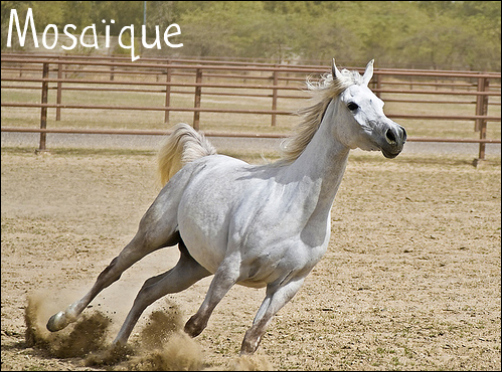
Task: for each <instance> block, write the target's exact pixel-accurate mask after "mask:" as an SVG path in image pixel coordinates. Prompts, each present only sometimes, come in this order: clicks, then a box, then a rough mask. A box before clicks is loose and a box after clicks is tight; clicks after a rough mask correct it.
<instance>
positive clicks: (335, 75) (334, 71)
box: [331, 58, 341, 80]
mask: <svg viewBox="0 0 502 372" xmlns="http://www.w3.org/2000/svg"><path fill="white" fill-rule="evenodd" d="M331 73H332V74H333V80H335V79H339V78H340V76H341V74H340V71H338V68H336V65H335V59H334V58H333V65H332V66H331Z"/></svg>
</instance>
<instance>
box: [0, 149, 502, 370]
mask: <svg viewBox="0 0 502 372" xmlns="http://www.w3.org/2000/svg"><path fill="white" fill-rule="evenodd" d="M237 155H239V156H241V157H243V158H244V159H246V160H250V161H252V162H259V161H260V158H259V156H254V155H252V154H237ZM471 162H472V157H470V156H461V155H452V156H449V157H448V156H444V155H440V156H439V155H425V154H419V155H417V154H403V155H402V156H399V157H398V158H396V159H394V160H387V159H384V158H383V156H381V155H378V154H362V153H356V154H353V155H351V158H350V160H349V165H348V168H347V171H346V174H345V177H344V180H343V182H342V185H341V188H340V191H339V193H338V195H337V197H336V200H335V203H334V206H333V211H332V230H333V233H332V238H331V243H330V246H329V249H328V252H327V253H326V255H325V257H324V258H323V259H322V260H321V262H320V263H319V264H318V265H317V266H316V267H315V268H314V270H313V272H312V273H311V274H310V275H309V276H308V277H307V280H306V282H305V284H304V286H303V288H302V289H301V290H300V292H299V293H298V294H297V295H296V297H294V298H293V300H292V301H291V302H290V303H289V304H287V305H286V306H285V307H284V308H283V309H282V310H281V311H280V312H279V313H278V314H277V316H275V318H274V320H273V322H272V323H271V325H270V327H269V328H268V331H267V333H266V334H265V336H264V339H263V341H262V343H261V346H260V348H259V349H258V352H257V354H256V356H255V357H253V358H249V359H248V360H239V358H238V352H239V349H240V344H241V341H242V338H243V336H244V333H245V331H246V329H247V328H248V327H249V326H250V325H251V322H252V320H253V317H254V314H255V313H256V311H257V309H258V307H259V305H260V303H261V301H262V299H263V297H264V290H255V289H250V288H245V287H239V286H236V287H234V288H233V289H232V290H231V291H230V292H229V293H228V294H227V296H226V297H225V298H224V299H223V301H222V302H221V303H220V304H219V305H218V306H217V308H216V310H215V311H214V313H213V315H212V317H211V319H210V320H209V324H208V327H207V328H206V329H205V330H204V332H203V333H202V334H201V335H200V336H199V337H197V338H195V339H193V340H191V339H187V338H184V337H183V335H182V334H181V333H179V332H176V331H174V333H172V334H171V336H170V337H165V338H163V339H162V340H163V341H162V342H163V344H162V347H163V348H164V349H163V350H164V351H165V353H164V354H162V355H157V354H155V353H154V352H153V350H154V349H155V348H156V347H157V346H158V345H159V344H158V343H157V344H155V343H154V344H153V346H152V344H149V343H148V337H147V336H148V335H149V334H153V333H155V331H158V330H162V329H164V328H169V327H171V328H176V329H177V328H179V327H180V325H182V324H184V322H185V321H186V320H187V319H188V318H189V317H190V316H191V315H192V314H194V313H195V311H196V310H197V309H198V307H199V305H200V304H201V302H202V300H203V298H204V295H205V292H206V290H207V287H208V285H209V283H210V280H211V278H207V279H205V280H202V281H201V282H199V283H197V284H195V285H194V286H193V287H191V288H190V289H188V290H186V291H184V292H182V293H179V294H176V295H172V296H171V295H170V296H167V297H166V298H165V299H162V300H160V301H158V303H155V304H154V305H152V306H151V308H149V309H147V311H146V312H145V314H144V316H143V317H142V319H141V320H140V322H139V323H138V325H137V327H136V328H135V330H134V333H133V337H132V344H133V345H135V346H134V347H136V349H133V350H132V351H128V355H129V357H125V358H124V359H123V360H122V362H120V363H118V364H115V365H102V363H100V362H99V361H98V362H95V363H94V364H93V363H90V362H89V360H92V358H89V355H91V356H92V355H94V356H95V355H96V352H94V353H89V352H87V351H86V350H84V348H80V349H78V350H77V352H74V353H65V352H62V351H61V350H63V349H62V348H63V346H64V347H66V346H68V343H70V342H72V341H71V340H72V338H71V337H67V338H64V337H63V336H61V338H60V339H49V338H48V337H49V336H47V335H46V334H43V324H45V322H46V321H47V319H48V317H49V316H50V315H52V314H53V313H54V312H56V311H59V310H62V309H64V307H66V306H67V305H68V304H70V303H71V302H73V301H75V300H76V299H78V298H80V296H82V295H83V294H84V293H85V292H86V291H87V290H88V289H89V288H90V286H91V285H92V284H93V282H94V280H95V279H96V277H97V275H98V274H99V273H100V272H101V271H102V270H103V269H104V268H105V267H106V266H107V265H108V263H109V262H110V261H111V260H112V259H113V258H114V257H115V256H116V255H117V254H118V253H119V252H120V250H121V249H122V247H123V246H124V245H125V244H126V243H127V242H128V241H129V240H130V239H131V238H132V237H133V235H134V233H135V232H136V228H137V225H138V222H139V220H140V218H141V216H142V215H143V213H144V212H145V211H146V209H147V208H148V206H149V205H150V204H151V202H152V201H153V199H154V198H155V196H156V194H157V190H156V188H155V186H154V170H155V157H154V153H153V152H145V151H127V150H124V151H119V150H109V151H93V150H69V149H66V150H60V151H53V152H52V153H51V154H42V155H35V154H34V153H33V151H32V150H27V149H13V148H3V149H2V158H1V165H2V166H1V172H2V177H1V215H2V230H1V233H2V234H1V238H2V242H1V259H2V261H1V262H2V266H1V270H2V276H1V278H2V296H1V303H2V314H1V319H2V333H1V343H2V349H1V365H2V370H103V369H152V368H155V366H157V368H159V367H158V366H159V364H155V362H154V361H155V360H163V361H164V362H165V363H167V364H161V367H160V368H162V369H164V370H166V369H169V368H172V369H175V368H176V369H175V370H183V369H199V370H230V369H244V370H245V369H248V370H253V369H254V370H264V369H271V370H312V371H314V370H500V368H501V339H500V332H501V327H500V325H501V297H500V293H501V280H500V279H501V272H500V269H501V249H500V236H501V231H500V228H501V207H500V202H501V182H500V177H501V164H500V156H499V157H490V158H489V159H488V160H487V161H486V162H485V163H484V164H482V165H481V166H479V167H478V168H475V167H473V166H472V164H471ZM177 258H178V253H177V249H176V248H168V249H164V250H161V251H158V252H155V253H153V254H151V255H150V256H148V257H146V258H144V259H143V260H142V261H140V262H139V263H137V264H136V265H135V266H133V267H132V268H131V269H129V270H128V271H126V272H125V273H124V274H123V276H122V278H121V280H120V281H118V282H117V283H115V284H113V285H112V286H110V287H109V288H108V289H106V290H104V291H103V292H102V293H101V294H100V295H99V296H98V297H97V298H96V299H95V300H94V301H93V302H92V303H91V306H92V307H91V308H89V309H86V311H85V312H84V313H87V314H88V315H89V318H88V319H87V321H88V323H82V324H83V325H81V327H80V328H79V329H82V328H83V329H84V330H87V329H91V328H92V324H91V323H92V322H91V321H92V320H93V319H94V320H96V319H97V318H99V317H98V315H97V314H102V315H104V316H105V317H108V318H109V319H110V321H111V322H110V325H109V327H108V328H107V330H106V332H105V331H103V332H105V334H104V339H103V342H102V343H101V344H99V345H98V349H103V348H104V347H105V346H106V344H107V343H109V342H110V341H111V340H112V339H113V337H114V336H115V334H116V331H117V330H118V328H119V327H120V325H121V324H122V322H123V320H124V319H125V316H126V314H127V312H128V310H129V309H130V307H131V305H132V302H133V300H134V298H135V296H136V294H137V292H138V290H139V289H140V287H141V286H142V284H143V283H144V281H145V280H146V279H147V278H149V277H151V276H154V275H158V274H159V273H162V272H164V271H166V270H167V269H169V268H170V267H171V266H172V265H173V264H174V263H175V262H176V261H177ZM29 300H30V301H31V302H30V307H29V308H28V309H27V307H28V301H29ZM159 310H160V311H161V312H158V311H159ZM25 314H28V316H27V318H26V319H27V320H28V324H27V321H26V319H25ZM159 314H160V315H159ZM161 314H168V315H169V318H168V319H167V318H162V315H161ZM159 317H160V318H159ZM100 319H101V318H100ZM98 323H99V322H98ZM98 323H93V324H95V325H96V324H98ZM105 323H106V322H105V321H103V322H101V323H99V324H98V325H99V326H100V325H102V324H105ZM169 323H170V324H169ZM173 324H174V325H173ZM86 325H88V328H86ZM105 328H106V327H105ZM93 329H94V328H93ZM27 330H28V332H26V331H27ZM77 330H78V329H77ZM37 332H38V333H37ZM79 332H82V334H79V333H78V332H77V333H76V334H75V333H74V334H73V336H72V337H73V340H74V341H75V339H83V338H85V336H84V333H86V332H84V331H79ZM34 333H35V336H36V337H39V338H38V339H36V340H35V341H34V340H33V337H34V336H33V334H34ZM93 335H94V336H92V337H93V338H94V339H96V338H97V337H98V335H96V334H93ZM37 340H38V341H37ZM58 340H59V341H58ZM42 341H43V342H42ZM57 342H58V343H59V344H58V345H57V347H55V346H54V345H55V344H56V343H57ZM51 343H52V344H51ZM51 345H52V346H51ZM103 345H105V346H103ZM141 345H142V346H141ZM141 347H142V348H141ZM98 352H99V350H98ZM140 357H142V358H143V359H141V361H140V362H133V361H137V360H139V359H138V358H140ZM135 358H136V359H135ZM98 359H99V358H98ZM94 360H96V357H95V359H94ZM174 362H176V363H178V364H175V363H174ZM169 363H170V364H169ZM173 363H174V364H173ZM237 363H240V364H237ZM86 364H87V365H86ZM170 366H171V367H170Z"/></svg>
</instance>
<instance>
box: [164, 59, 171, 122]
mask: <svg viewBox="0 0 502 372" xmlns="http://www.w3.org/2000/svg"><path fill="white" fill-rule="evenodd" d="M170 63H171V61H169V60H167V64H168V65H169V64H170ZM166 83H167V84H166V102H165V104H164V106H165V107H166V108H168V107H169V106H170V105H171V84H170V83H171V68H169V67H168V68H167V70H166ZM164 124H169V110H166V111H165V113H164Z"/></svg>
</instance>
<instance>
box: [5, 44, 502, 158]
mask: <svg viewBox="0 0 502 372" xmlns="http://www.w3.org/2000/svg"><path fill="white" fill-rule="evenodd" d="M327 70H328V69H327V68H324V67H319V66H292V65H274V64H265V63H255V64H245V63H244V62H235V63H232V62H227V61H197V60H173V59H148V60H143V61H142V62H141V63H139V62H134V63H133V62H127V61H126V59H121V58H104V57H99V58H92V57H77V56H65V57H61V56H60V57H54V56H44V55H18V54H2V58H1V72H2V78H1V80H2V90H7V89H34V90H41V102H40V103H26V102H4V100H3V99H2V103H1V105H2V107H26V108H38V109H40V128H19V127H2V128H1V130H2V131H3V132H36V133H40V147H39V150H45V140H46V135H47V134H48V133H94V134H138V135H147V134H149V135H164V134H166V133H168V132H169V131H168V130H167V129H166V130H165V131H164V130H162V131H159V130H156V131H155V130H111V129H109V130H103V129H73V128H47V109H48V108H55V109H56V120H60V119H61V110H65V109H76V110H133V111H138V110H141V111H161V112H162V111H163V112H164V122H165V123H166V124H167V123H169V120H170V112H193V126H194V128H195V129H197V130H198V129H199V123H200V115H201V113H230V114H255V115H269V116H270V118H271V126H272V127H275V126H276V125H277V116H278V115H292V114H293V112H292V111H293V110H283V109H282V110H281V109H279V108H278V101H279V100H285V99H300V98H303V99H305V98H306V97H307V96H306V95H305V94H302V92H301V86H300V84H299V82H303V81H304V80H305V76H306V75H312V74H320V73H325V72H327ZM356 70H359V71H361V69H357V68H356ZM37 75H38V76H37ZM51 75H52V76H51ZM69 75H72V77H71V78H68V76H69ZM85 76H87V77H85ZM117 76H121V77H128V79H126V80H116V79H115V78H116V77H117ZM175 76H176V77H181V78H182V79H188V78H195V82H190V81H174V79H173V78H174V77H175ZM147 77H149V78H152V77H154V78H155V81H146V78H147ZM389 77H393V78H394V79H395V80H389V79H388V78H389ZM134 79H136V80H134ZM138 79H142V80H138ZM214 79H218V81H219V82H218V83H214V82H209V80H214ZM235 79H238V80H239V82H238V83H236V84H235V83H228V82H227V83H222V81H224V82H225V81H228V80H235ZM396 79H397V80H396ZM431 79H435V80H432V81H431ZM444 79H455V80H454V81H447V82H446V83H445V82H444V81H443V80H444ZM458 79H462V81H461V82H458V81H457V80H458ZM256 81H264V83H263V84H262V83H256ZM5 83H13V84H5ZM29 83H38V84H40V85H26V84H29ZM50 84H55V86H50ZM371 84H372V90H373V91H374V92H375V93H376V94H377V95H378V96H381V95H382V94H386V95H392V98H387V97H386V98H385V101H386V102H401V103H405V102H415V103H424V104H428V103H440V104H457V105H458V104H473V105H475V112H473V114H471V115H465V114H464V115H436V114H419V113H416V114H407V113H398V112H396V113H388V114H387V116H388V117H390V118H401V119H423V120H452V121H455V120H459V121H473V122H474V130H475V131H476V132H479V139H454V138H431V137H422V138H419V137H415V138H414V137H413V136H412V137H410V138H408V141H410V142H413V141H415V142H458V143H479V158H480V159H484V157H485V145H486V144H487V143H500V142H501V141H500V139H489V138H487V123H488V122H499V123H500V121H501V118H500V116H496V115H488V106H489V105H490V106H493V107H495V106H499V105H500V98H499V99H498V100H495V101H494V100H493V99H492V100H490V101H489V97H500V95H501V94H500V73H481V72H467V71H431V70H390V69H375V71H374V75H373V79H372V83H371ZM77 85H78V86H77ZM395 86H399V88H397V89H396V88H395ZM405 87H409V88H410V89H405ZM413 87H415V89H413ZM416 87H420V89H418V90H417V89H416ZM424 87H432V88H433V90H431V89H424ZM173 88H178V89H177V90H175V89H173ZM179 88H182V89H179ZM187 88H188V89H193V90H192V91H190V90H187ZM441 88H445V89H450V90H445V89H441ZM208 89H209V90H208ZM214 89H218V91H214ZM243 89H244V90H246V92H243V91H242V90H243ZM49 90H56V103H48V93H49ZM71 90H79V91H89V92H92V91H104V92H150V93H161V94H165V99H164V105H163V106H151V105H148V106H133V105H129V106H114V105H96V104H65V103H63V102H62V98H63V91H71ZM248 90H255V91H256V93H249V92H248ZM264 91H265V92H266V93H264ZM281 92H292V93H290V94H284V93H282V94H281ZM181 94H185V95H193V97H194V100H193V107H186V106H185V107H179V106H175V105H173V104H172V102H171V101H172V100H171V98H172V96H173V95H181ZM410 94H413V95H428V96H437V95H442V96H451V97H458V96H468V97H472V98H471V99H470V100H463V101H459V100H458V99H455V100H454V101H451V100H432V99H425V100H424V99H414V98H410V97H400V95H410ZM211 95H214V96H234V97H262V98H270V99H271V103H270V106H269V107H270V109H256V108H254V109H229V108H212V107H201V103H202V102H203V97H206V96H211ZM2 121H3V120H2ZM205 134H206V135H208V136H227V137H255V138H260V137H261V138H281V137H284V135H283V134H280V133H228V132H218V131H205Z"/></svg>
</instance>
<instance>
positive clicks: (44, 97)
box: [37, 62, 49, 153]
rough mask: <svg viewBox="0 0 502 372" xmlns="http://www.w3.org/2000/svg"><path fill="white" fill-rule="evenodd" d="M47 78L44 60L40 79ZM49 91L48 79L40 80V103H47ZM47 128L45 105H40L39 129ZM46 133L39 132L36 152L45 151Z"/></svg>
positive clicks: (47, 69) (47, 72) (47, 71)
mask: <svg viewBox="0 0 502 372" xmlns="http://www.w3.org/2000/svg"><path fill="white" fill-rule="evenodd" d="M48 78H49V64H48V63H47V62H45V63H44V64H43V69H42V79H48ZM48 93H49V82H48V81H42V100H41V101H42V102H41V103H42V105H43V104H46V103H47V96H48ZM45 128H47V107H46V106H42V108H41V110H40V129H45ZM46 135H47V133H45V132H41V133H40V145H39V147H38V150H37V153H38V152H43V151H47V150H46V148H45V138H46Z"/></svg>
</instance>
